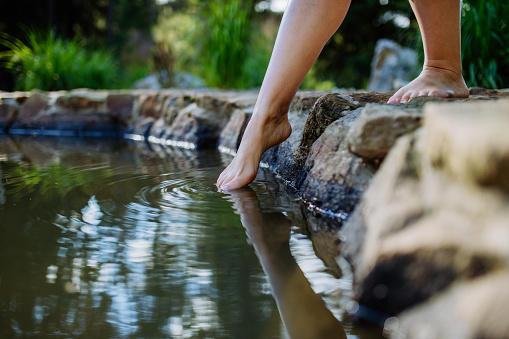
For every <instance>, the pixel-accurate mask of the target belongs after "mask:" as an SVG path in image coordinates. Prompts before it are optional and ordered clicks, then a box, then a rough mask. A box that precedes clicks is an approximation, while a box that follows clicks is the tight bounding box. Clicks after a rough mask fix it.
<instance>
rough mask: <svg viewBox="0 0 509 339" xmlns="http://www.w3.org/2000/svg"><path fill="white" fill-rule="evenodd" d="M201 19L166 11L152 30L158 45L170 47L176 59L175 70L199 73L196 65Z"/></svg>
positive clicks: (168, 9) (188, 14)
mask: <svg viewBox="0 0 509 339" xmlns="http://www.w3.org/2000/svg"><path fill="white" fill-rule="evenodd" d="M198 22H199V18H198V17H196V16H194V15H193V14H192V13H182V12H177V13H175V12H173V11H172V10H171V8H167V9H164V10H163V11H162V12H161V13H160V15H159V19H158V22H157V24H156V25H155V26H154V27H153V29H152V35H153V37H154V40H155V42H156V44H160V45H163V46H169V48H171V51H172V53H173V54H174V55H175V56H176V58H175V65H174V67H175V69H176V70H185V71H188V72H191V73H195V72H197V71H198V69H197V67H196V65H197V64H198V62H197V55H198V49H197V47H196V45H197V44H196V40H197V31H198V30H197V29H196V26H197V24H198Z"/></svg>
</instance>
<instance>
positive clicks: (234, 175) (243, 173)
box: [216, 114, 292, 191]
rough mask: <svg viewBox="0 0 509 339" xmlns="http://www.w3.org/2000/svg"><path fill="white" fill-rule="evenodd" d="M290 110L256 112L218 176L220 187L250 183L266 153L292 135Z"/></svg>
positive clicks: (240, 185)
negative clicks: (273, 114) (269, 114)
mask: <svg viewBox="0 0 509 339" xmlns="http://www.w3.org/2000/svg"><path fill="white" fill-rule="evenodd" d="M291 133H292V127H291V126H290V123H289V122H288V116H287V114H279V115H278V116H276V117H266V116H261V115H260V116H259V115H256V114H254V115H253V116H252V118H251V120H250V121H249V124H248V125H247V128H246V131H245V132H244V136H243V137H242V141H241V143H240V146H239V149H238V151H237V154H236V155H235V158H233V160H232V162H231V163H230V165H228V167H226V169H225V170H224V171H223V172H222V173H221V175H220V176H219V178H218V179H217V183H216V184H217V186H218V187H219V189H221V190H225V191H228V190H234V189H237V188H241V187H244V186H246V185H247V184H249V183H251V182H252V181H253V180H254V179H255V177H256V173H257V172H258V166H259V164H260V160H261V159H262V156H263V153H264V152H265V151H266V150H267V149H269V148H271V147H273V146H276V145H278V144H280V143H282V142H283V141H285V140H286V139H288V137H289V136H290V134H291Z"/></svg>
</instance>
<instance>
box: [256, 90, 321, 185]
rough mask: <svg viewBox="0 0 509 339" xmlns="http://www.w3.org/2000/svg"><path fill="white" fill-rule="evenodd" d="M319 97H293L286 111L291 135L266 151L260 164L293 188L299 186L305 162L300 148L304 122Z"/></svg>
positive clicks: (299, 95)
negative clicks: (267, 167)
mask: <svg viewBox="0 0 509 339" xmlns="http://www.w3.org/2000/svg"><path fill="white" fill-rule="evenodd" d="M321 96H322V95H321V94H317V93H299V94H298V95H296V96H295V98H294V100H293V102H292V105H291V106H290V109H289V111H288V121H289V122H290V125H291V126H292V134H291V135H290V137H289V138H288V139H287V140H286V141H284V142H283V143H281V144H280V145H278V146H275V147H272V148H270V149H269V150H267V151H266V152H265V154H264V155H263V157H262V163H264V164H266V165H267V166H269V167H271V168H272V169H273V170H274V171H275V172H276V173H277V174H279V175H280V176H281V177H282V178H283V179H284V180H286V181H287V183H288V184H290V185H291V186H293V187H299V186H300V184H301V183H300V182H299V179H300V176H301V174H302V173H301V172H302V167H303V166H304V162H305V161H306V157H305V155H304V153H303V151H302V148H301V143H302V142H303V132H304V129H305V125H306V121H307V119H308V116H309V114H310V111H311V110H312V109H313V107H314V105H315V102H316V101H317V100H318V99H319V98H320V97H321Z"/></svg>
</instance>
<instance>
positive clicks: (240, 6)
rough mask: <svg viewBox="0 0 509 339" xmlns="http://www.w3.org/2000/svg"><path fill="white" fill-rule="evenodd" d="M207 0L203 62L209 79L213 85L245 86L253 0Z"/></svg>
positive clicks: (206, 79)
mask: <svg viewBox="0 0 509 339" xmlns="http://www.w3.org/2000/svg"><path fill="white" fill-rule="evenodd" d="M204 4H205V5H204V8H203V11H204V15H203V18H204V20H203V26H204V27H203V28H202V29H201V32H202V33H203V34H204V36H203V37H204V40H203V46H202V54H201V56H202V58H201V59H202V60H201V63H202V68H203V76H204V77H205V81H206V82H207V84H208V85H209V86H212V87H220V88H238V87H242V83H243V82H245V79H244V78H245V74H244V72H243V71H244V64H245V62H246V60H247V46H248V44H249V39H250V35H251V34H250V32H251V31H250V27H251V22H252V17H251V10H252V0H247V1H240V0H231V1H227V2H223V1H219V0H210V1H207V2H204Z"/></svg>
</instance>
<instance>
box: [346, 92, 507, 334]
mask: <svg viewBox="0 0 509 339" xmlns="http://www.w3.org/2000/svg"><path fill="white" fill-rule="evenodd" d="M507 103H508V102H505V101H498V102H479V103H477V104H471V103H470V104H467V105H465V104H464V103H440V104H428V105H426V106H425V108H424V125H423V128H422V130H421V129H420V130H417V131H415V132H413V133H411V134H408V135H406V136H403V137H401V138H400V139H398V141H397V142H396V145H395V146H394V147H393V149H392V150H391V151H390V152H389V154H388V156H387V157H386V158H385V160H384V162H383V163H382V165H381V167H380V169H379V171H378V172H377V173H376V175H375V176H374V178H373V180H372V183H371V185H370V186H369V188H368V189H367V191H366V192H365V194H364V196H363V198H362V200H361V203H360V204H359V205H358V206H357V208H356V210H355V212H354V214H353V215H352V216H351V218H350V219H349V221H348V222H347V223H346V224H345V226H344V228H343V229H342V230H341V235H340V237H339V238H340V239H343V242H342V244H341V249H342V252H343V254H344V255H345V256H346V257H347V259H348V260H349V261H350V262H351V263H352V265H353V267H354V271H355V283H354V288H355V293H356V298H357V300H358V301H359V303H361V304H363V305H364V306H368V307H370V308H372V309H376V310H377V311H380V312H383V313H386V314H391V315H397V314H400V313H401V312H403V311H405V310H409V309H410V308H413V307H417V306H418V305H423V306H422V308H416V309H415V312H420V311H419V310H422V313H419V314H418V313H411V314H415V315H413V316H408V317H407V318H405V319H407V320H405V333H417V332H416V331H420V330H419V328H420V327H423V326H424V327H426V325H425V323H424V322H422V319H429V317H427V316H426V314H430V312H431V311H430V310H432V309H436V307H434V306H433V303H437V305H438V304H440V305H446V304H447V303H448V302H447V301H445V300H449V301H454V303H455V305H459V304H462V303H464V302H466V301H465V299H464V298H468V297H467V296H466V295H467V294H463V298H461V297H460V296H461V295H462V294H461V293H458V292H455V291H454V290H455V289H456V288H460V287H457V286H477V285H476V284H477V282H479V283H481V281H484V280H483V279H485V278H486V281H490V279H488V277H490V276H492V275H493V274H496V273H497V272H502V273H503V274H508V273H509V270H508V269H509V266H508V265H507V263H508V262H509V249H508V248H507V246H506V244H505V242H506V241H505V239H507V237H508V236H509V223H508V222H507V220H509V200H508V199H507V197H506V192H507V186H506V185H507V182H506V180H507V168H506V166H507V162H506V160H504V159H505V157H506V155H507V154H508V153H507V152H509V143H507V142H506V139H507V137H506V133H505V131H504V129H503V128H500V127H499V126H500V125H502V126H504V125H505V124H506V123H507V119H508V118H509V110H507V109H506V107H507V106H506V105H507ZM460 112H461V114H460ZM476 129H482V130H483V132H478V131H477V132H474V131H475V130H476ZM476 133H477V134H476ZM474 159H478V160H480V161H481V162H483V163H482V164H475V163H474V162H475V161H474ZM486 162H487V163H488V164H489V165H488V166H485V165H484V164H485V163H486ZM457 163H460V164H462V166H458V165H457ZM460 169H461V170H462V172H461V173H460V172H458V171H459V170H460ZM504 173H505V176H504V175H503V174H504ZM482 284H489V283H488V282H483V283H482ZM493 286H494V288H495V286H498V285H497V284H495V283H493ZM461 288H463V287H461ZM469 288H470V287H469ZM472 288H473V287H472ZM449 291H450V292H449ZM472 291H477V290H476V289H473V290H472ZM475 293H478V292H475ZM479 293H481V292H479ZM451 295H454V298H459V299H458V300H456V299H454V298H453V297H451ZM432 297H433V299H430V298H432ZM441 298H443V299H441ZM451 298H453V299H451ZM490 298H491V297H490ZM440 300H444V301H440ZM427 303H430V304H429V307H428V306H426V305H427ZM497 305H500V306H497V307H499V311H501V312H504V314H509V307H508V306H507V304H503V305H502V303H499V304H497ZM419 307H420V306H419ZM481 309H482V312H484V313H480V314H478V317H479V318H483V317H488V316H489V314H491V313H490V311H489V310H488V307H485V306H483V307H482V308H481ZM447 310H448V311H447V312H442V313H441V316H442V321H443V323H444V324H446V323H448V324H451V323H454V322H455V319H463V320H462V321H463V323H467V322H468V321H469V319H470V318H469V317H470V316H471V315H469V316H468V317H463V315H462V314H460V313H458V312H461V310H460V309H455V308H453V307H448V308H447ZM479 311H481V310H479ZM411 312H413V311H411ZM417 314H418V315H417ZM471 325H472V323H470V325H469V327H467V329H468V335H464V334H461V335H459V334H454V335H453V334H451V333H452V332H450V331H449V332H448V329H447V328H446V326H445V325H444V326H443V327H440V328H435V329H434V330H433V331H432V332H422V333H428V334H429V333H432V335H430V336H417V335H415V336H414V335H413V334H412V335H410V336H409V338H427V337H433V338H478V337H484V336H483V335H481V336H479V335H480V333H500V332H489V331H488V332H483V331H484V330H483V329H482V328H485V327H482V326H481V322H479V321H477V320H476V322H475V326H471ZM481 327H482V328H481ZM497 331H498V330H497ZM504 331H505V329H504ZM419 333H420V332H419ZM458 333H459V332H458ZM462 333H463V332H462ZM504 333H505V334H507V332H504ZM488 337H491V336H488ZM502 337H504V336H494V338H502Z"/></svg>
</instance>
